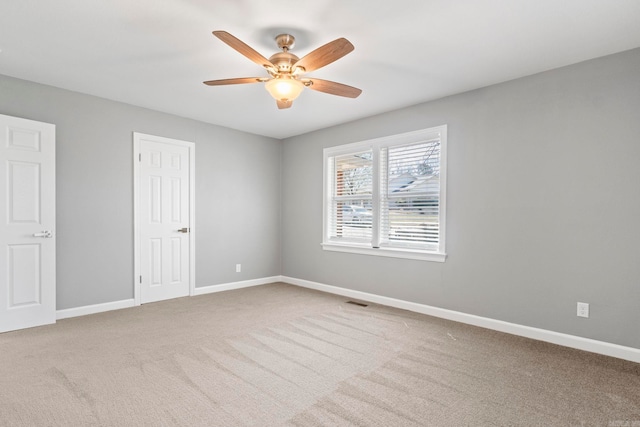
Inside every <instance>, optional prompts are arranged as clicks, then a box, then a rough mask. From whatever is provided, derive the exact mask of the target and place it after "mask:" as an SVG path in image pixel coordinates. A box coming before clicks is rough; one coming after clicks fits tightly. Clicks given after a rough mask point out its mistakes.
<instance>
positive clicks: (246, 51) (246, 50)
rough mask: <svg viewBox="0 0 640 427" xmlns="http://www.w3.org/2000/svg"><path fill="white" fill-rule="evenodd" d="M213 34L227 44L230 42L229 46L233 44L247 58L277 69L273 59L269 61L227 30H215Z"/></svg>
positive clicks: (267, 67) (270, 68) (268, 67)
mask: <svg viewBox="0 0 640 427" xmlns="http://www.w3.org/2000/svg"><path fill="white" fill-rule="evenodd" d="M213 35H214V36H216V37H217V38H219V39H220V40H222V41H223V42H225V43H226V44H228V45H229V46H231V47H232V48H234V49H235V50H237V51H238V52H240V53H241V54H243V55H244V56H246V57H247V58H249V59H250V60H252V61H253V62H255V63H256V64H258V65H260V66H262V67H264V68H266V69H269V70H274V71H275V70H276V67H275V65H273V64H272V63H271V61H269V60H268V59H267V58H265V57H264V56H262V55H260V54H259V53H258V52H256V51H255V50H254V49H253V48H252V47H250V46H249V45H247V44H246V43H244V42H243V41H242V40H240V39H238V38H236V37H234V36H232V35H231V34H229V33H227V32H226V31H214V32H213Z"/></svg>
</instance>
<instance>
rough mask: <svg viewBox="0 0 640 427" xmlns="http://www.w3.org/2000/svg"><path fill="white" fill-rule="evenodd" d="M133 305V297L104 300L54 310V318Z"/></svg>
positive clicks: (82, 314)
mask: <svg viewBox="0 0 640 427" xmlns="http://www.w3.org/2000/svg"><path fill="white" fill-rule="evenodd" d="M133 306H134V301H133V298H131V299H125V300H122V301H113V302H105V303H102V304H94V305H85V306H82V307H75V308H67V309H65V310H58V311H56V320H60V319H67V318H69V317H78V316H86V315H87V314H96V313H102V312H103V311H111V310H120V309H121V308H129V307H133Z"/></svg>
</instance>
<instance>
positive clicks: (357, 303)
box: [347, 301, 369, 307]
mask: <svg viewBox="0 0 640 427" xmlns="http://www.w3.org/2000/svg"><path fill="white" fill-rule="evenodd" d="M347 304H353V305H357V306H360V307H368V306H369V304H363V303H361V302H355V301H347Z"/></svg>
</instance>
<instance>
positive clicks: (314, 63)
mask: <svg viewBox="0 0 640 427" xmlns="http://www.w3.org/2000/svg"><path fill="white" fill-rule="evenodd" d="M353 49H354V47H353V45H352V44H351V42H350V41H349V40H347V39H345V38H339V39H336V40H334V41H332V42H329V43H327V44H325V45H324V46H320V47H319V48H317V49H316V50H314V51H312V52H310V53H308V54H307V55H305V56H303V57H302V58H300V60H298V61H297V62H296V63H295V64H293V66H292V67H291V69H292V70H295V68H296V67H301V68H304V70H305V72H310V71H313V70H317V69H318V68H320V67H324V66H325V65H328V64H331V63H332V62H333V61H337V60H338V59H340V58H342V57H343V56H345V55H346V54H347V53H349V52H351V51H352V50H353Z"/></svg>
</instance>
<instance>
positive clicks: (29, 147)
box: [0, 115, 56, 332]
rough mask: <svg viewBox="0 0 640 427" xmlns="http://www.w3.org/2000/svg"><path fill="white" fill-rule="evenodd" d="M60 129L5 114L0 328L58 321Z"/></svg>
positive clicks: (0, 148) (0, 137)
mask: <svg viewBox="0 0 640 427" xmlns="http://www.w3.org/2000/svg"><path fill="white" fill-rule="evenodd" d="M55 133H56V131H55V126H54V125H52V124H49V123H41V122H36V121H33V120H27V119H21V118H16V117H10V116H4V115H0V177H1V178H0V179H1V180H2V184H1V185H0V199H1V200H3V202H4V206H3V208H4V209H3V212H2V217H3V218H4V221H2V222H1V223H0V246H1V247H2V259H1V260H0V332H6V331H12V330H17V329H23V328H30V327H33V326H40V325H46V324H50V323H55V321H56V238H55V225H56V207H55V202H56V193H55Z"/></svg>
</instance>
